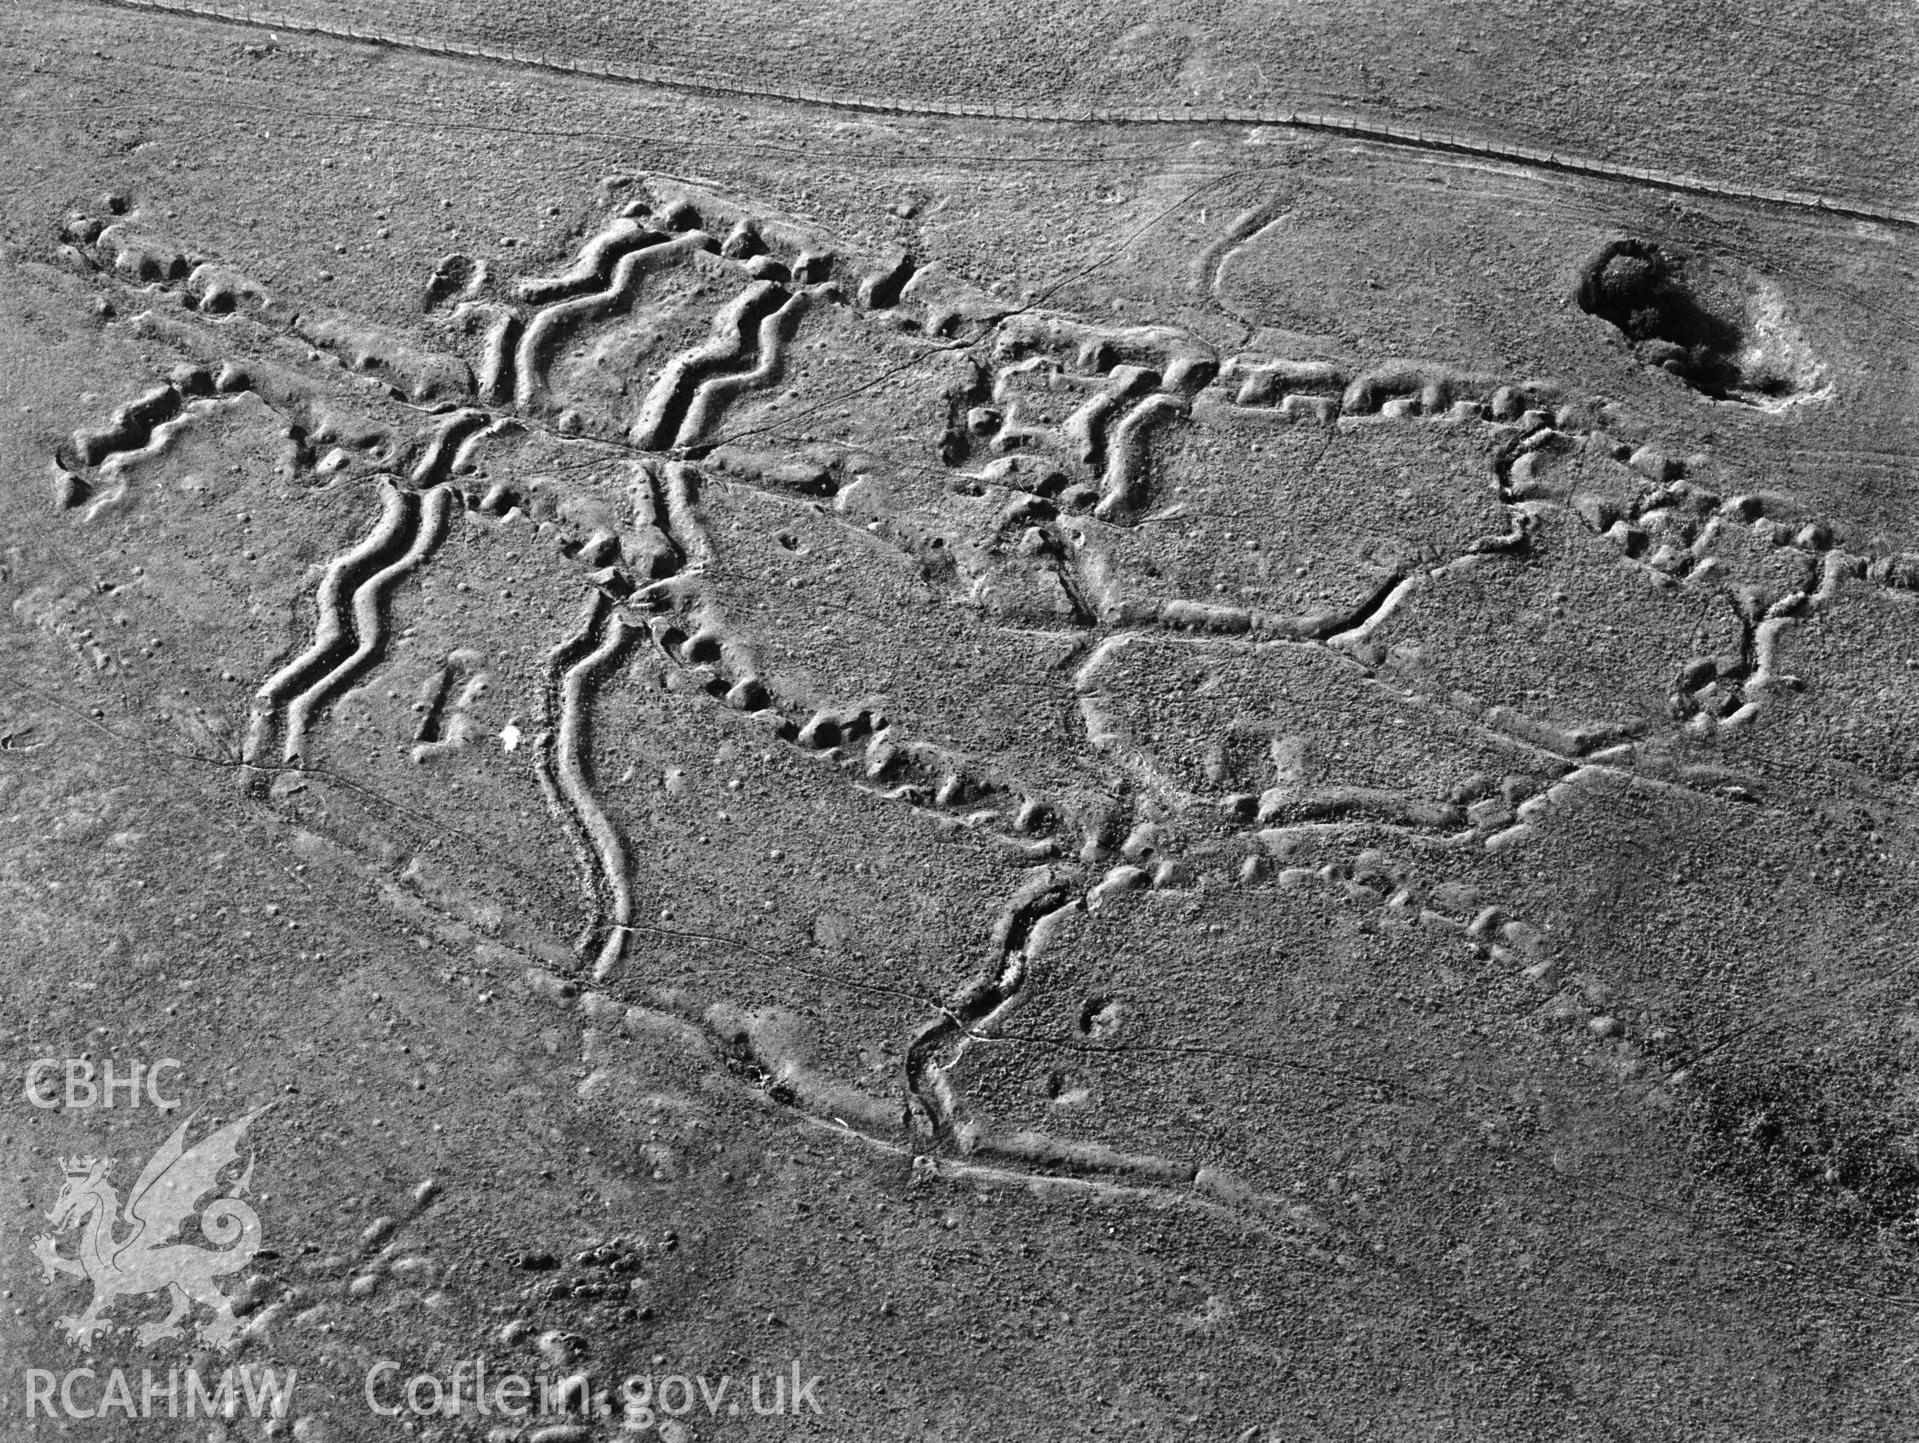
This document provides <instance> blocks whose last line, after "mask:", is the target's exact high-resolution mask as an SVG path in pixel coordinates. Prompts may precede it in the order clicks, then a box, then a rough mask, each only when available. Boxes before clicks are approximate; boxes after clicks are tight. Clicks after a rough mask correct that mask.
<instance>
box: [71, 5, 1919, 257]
mask: <svg viewBox="0 0 1919 1443" xmlns="http://www.w3.org/2000/svg"><path fill="white" fill-rule="evenodd" d="M92 3H97V4H101V5H106V6H110V7H112V8H115V9H121V10H134V11H140V12H143V13H148V14H161V15H182V16H188V17H191V18H194V19H199V20H210V21H217V22H221V23H224V24H230V25H242V26H247V27H249V28H252V29H258V30H275V31H285V32H287V33H289V34H296V35H316V36H322V37H325V38H327V39H332V40H348V41H355V42H358V43H361V44H367V45H380V46H386V47H388V48H391V49H395V50H407V51H413V52H415V53H418V54H422V55H437V56H446V57H450V58H454V59H460V60H479V61H485V62H488V63H490V64H495V65H507V66H514V67H518V68H522V69H533V70H545V71H550V72H553V73H556V74H561V75H578V76H584V77H587V78H589V79H593V80H603V81H612V82H618V83H624V84H633V85H646V86H652V87H655V88H659V89H666V90H682V91H687V92H690V93H693V94H697V95H713V96H724V97H726V98H729V99H735V100H770V101H779V102H785V103H788V104H794V105H806V106H813V107H817V108H820V109H827V110H838V111H850V112H856V113H863V114H869V115H901V116H924V117H928V118H934V119H951V120H989V121H1013V122H1025V123H1031V124H1040V125H1159V126H1195V125H1205V126H1216V125H1236V126H1273V127H1279V128H1285V129H1289V130H1299V131H1307V132H1313V133H1320V134H1328V135H1345V136H1351V137H1352V138H1354V139H1356V140H1366V141H1372V142H1374V143H1377V144H1380V145H1390V146H1397V147H1400V148H1402V149H1406V150H1418V151H1427V152H1432V153H1439V154H1447V155H1461V156H1469V157H1473V158H1476V159H1481V160H1491V161H1498V162H1502V163H1504V164H1508V165H1517V166H1524V167H1528V168H1531V169H1536V170H1548V171H1556V172H1558V173H1560V174H1564V175H1580V176H1589V177H1593V178H1595V179H1600V180H1612V181H1623V182H1625V183H1627V184H1631V185H1638V186H1644V187H1648V188H1651V189H1656V190H1666V191H1673V192H1677V193H1679V194H1684V195H1701V196H1712V197H1716V198H1720V199H1725V200H1737V201H1746V202H1752V203H1757V204H1761V205H1772V206H1783V207H1787V208H1789V209H1793V210H1804V211H1817V212H1819V213H1821V214H1824V215H1831V216H1837V217H1840V218H1842V219H1847V220H1862V221H1871V222H1875V223H1877V224H1881V225H1890V226H1898V227H1901V228H1904V229H1919V215H1915V214H1913V213H1912V212H1908V211H1901V210H1895V209H1893V208H1891V207H1888V206H1880V205H1874V204H1872V203H1870V202H1867V201H1860V200H1851V199H1845V198H1840V197H1833V196H1826V195H1820V194H1817V193H1815V192H1811V191H1802V190H1784V189H1774V188H1770V187H1763V186H1739V185H1728V184H1724V183H1722V182H1719V181H1715V180H1709V179H1707V178H1705V177H1702V176H1696V175H1688V174H1685V173H1683V172H1676V171H1663V170H1656V169H1653V168H1651V167H1648V166H1637V165H1621V164H1617V163H1615V162H1613V161H1607V160H1598V159H1595V158H1593V157H1591V156H1582V155H1577V154H1574V153H1571V152H1568V151H1559V150H1543V149H1540V148H1538V147H1536V146H1527V145H1509V144H1504V143H1496V142H1493V141H1488V140H1482V139H1479V138H1477V137H1474V136H1470V135H1465V134H1461V133H1458V132H1449V131H1434V130H1423V129H1420V128H1417V127H1414V126H1406V125H1396V124H1387V123H1386V122H1385V121H1382V120H1378V119H1374V118H1372V117H1368V116H1361V115H1349V114H1337V113H1326V112H1317V111H1305V110H1296V109H1291V108H1288V107H1283V106H1189V105H1182V106H1174V107H1170V108H1167V107H1156V106H1102V105H1093V106H1066V105H1004V104H996V103H972V104H968V103H962V102H948V101H938V100H927V99H923V98H918V97H908V96H886V95H856V94H847V93H845V92H843V91H833V90H818V89H814V88H813V87H810V86H803V85H800V86H779V85H751V84H747V83H745V82H742V81H739V80H733V79H729V78H727V77H725V76H717V75H707V74H701V73H698V72H689V71H685V70H676V69H671V68H668V67H664V66H656V65H637V64H629V63H625V62H622V61H600V60H576V59H570V58H566V57H563V56H562V57H554V56H552V55H546V54H529V53H526V52H523V51H515V50H501V49H496V48H494V47H491V46H486V45H472V44H467V43H465V42H463V41H459V40H451V39H447V38H444V37H431V36H422V35H404V34H400V33H397V32H389V31H384V30H366V29H356V28H355V27H354V26H352V25H347V24H328V23H326V22H324V21H318V20H308V19H298V18H295V17H293V16H290V15H284V14H279V13H276V12H274V11H271V10H262V9H257V8H254V7H252V6H218V5H205V4H197V3H192V0H92Z"/></svg>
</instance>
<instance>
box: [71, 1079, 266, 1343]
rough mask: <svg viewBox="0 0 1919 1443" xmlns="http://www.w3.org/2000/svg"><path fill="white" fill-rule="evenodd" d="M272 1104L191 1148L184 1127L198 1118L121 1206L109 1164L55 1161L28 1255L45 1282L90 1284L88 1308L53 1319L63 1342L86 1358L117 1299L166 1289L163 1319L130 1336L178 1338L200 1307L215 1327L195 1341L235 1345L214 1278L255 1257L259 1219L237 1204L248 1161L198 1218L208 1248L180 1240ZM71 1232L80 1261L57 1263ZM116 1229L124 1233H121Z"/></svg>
mask: <svg viewBox="0 0 1919 1443" xmlns="http://www.w3.org/2000/svg"><path fill="white" fill-rule="evenodd" d="M272 1105H273V1104H272V1103H268V1104H267V1105H266V1107H259V1108H255V1109H254V1110H253V1111H252V1112H249V1113H247V1114H246V1115H245V1116H244V1117H240V1118H237V1119H235V1120H234V1121H232V1122H230V1123H227V1124H226V1125H225V1126H224V1127H220V1128H217V1129H215V1130H214V1131H213V1132H210V1133H208V1134H207V1135H206V1136H205V1137H203V1138H201V1139H200V1140H199V1141H198V1142H197V1143H195V1144H194V1145H193V1146H192V1147H188V1146H187V1145H186V1136H187V1129H188V1128H189V1127H191V1126H192V1125H193V1123H194V1121H195V1120H196V1119H197V1118H198V1117H199V1115H200V1114H199V1113H198V1112H195V1113H194V1114H193V1115H192V1116H191V1117H188V1118H187V1119H186V1120H185V1121H184V1122H182V1123H181V1124H180V1125H179V1126H178V1127H177V1128H175V1129H174V1131H173V1135H172V1136H171V1137H169V1138H168V1139H167V1140H166V1142H165V1143H164V1144H162V1145H161V1147H160V1150H159V1151H158V1152H156V1153H154V1155H153V1157H152V1158H151V1159H150V1160H149V1161H148V1163H147V1165H146V1167H145V1168H144V1169H142V1170H141V1173H140V1177H139V1179H138V1181H136V1182H135V1183H134V1185H133V1193H132V1195H131V1196H130V1197H129V1198H128V1199H127V1202H126V1206H125V1208H124V1209H123V1208H122V1207H121V1205H120V1194H119V1192H118V1191H117V1190H116V1189H115V1188H114V1186H113V1185H112V1184H111V1183H110V1182H108V1181H107V1175H108V1174H109V1173H110V1172H112V1171H113V1164H114V1159H113V1158H110V1157H108V1158H97V1157H72V1158H65V1159H63V1160H62V1167H63V1169H64V1170H65V1172H66V1184H65V1186H63V1187H62V1188H61V1189H60V1195H59V1197H57V1198H56V1199H55V1200H54V1204H53V1210H52V1211H51V1212H49V1213H48V1214H47V1220H48V1221H49V1222H51V1223H52V1224H53V1230H52V1231H51V1232H47V1233H43V1234H42V1235H41V1236H40V1237H39V1238H38V1239H36V1240H35V1242H34V1247H33V1251H34V1256H35V1257H37V1258H38V1259H39V1260H40V1266H41V1267H42V1268H43V1269H45V1271H46V1277H47V1281H49V1282H52V1281H54V1280H55V1279H56V1278H57V1277H58V1276H59V1275H60V1274H62V1273H65V1274H68V1275H69V1276H72V1277H84V1278H87V1279H89V1280H91V1282H92V1283H93V1301H92V1303H90V1304H89V1305H88V1307H87V1310H86V1311H85V1312H84V1313H79V1314H69V1315H67V1316H66V1317H63V1318H61V1319H60V1325H61V1327H63V1328H64V1329H65V1330H66V1334H67V1337H68V1339H69V1340H70V1341H72V1342H74V1343H77V1344H79V1345H80V1347H82V1348H84V1349H87V1350H89V1351H91V1349H92V1347H93V1340H94V1338H95V1336H96V1335H98V1334H100V1333H103V1332H105V1331H107V1330H108V1329H109V1328H110V1327H112V1326H113V1325H112V1324H110V1323H108V1322H106V1321H105V1315H106V1313H107V1311H108V1310H109V1309H110V1308H112V1307H113V1305H114V1304H115V1303H116V1302H117V1301H118V1300H120V1299H121V1298H124V1297H137V1296H140V1295H142V1294H146V1293H157V1292H161V1291H165V1292H167V1293H168V1294H169V1295H170V1300H171V1304H172V1306H171V1309H170V1310H169V1312H168V1313H167V1315H166V1317H165V1318H163V1319H160V1320H159V1321H157V1322H150V1323H144V1324H142V1325H140V1326H139V1327H138V1328H136V1329H134V1330H133V1331H134V1337H135V1338H136V1340H137V1341H138V1342H139V1343H140V1344H142V1345H143V1346H144V1345H146V1344H150V1343H155V1342H158V1341H159V1340H160V1339H162V1338H178V1337H181V1336H183V1335H184V1331H185V1330H184V1329H183V1328H182V1327H181V1322H182V1320H183V1319H186V1318H187V1317H188V1315H189V1314H190V1313H191V1312H192V1310H193V1309H194V1307H195V1306H196V1305H197V1306H202V1307H207V1308H211V1309H212V1310H213V1318H212V1321H210V1322H207V1323H203V1324H201V1325H200V1328H199V1332H200V1339H201V1341H202V1342H204V1343H207V1344H210V1345H212V1346H215V1347H220V1348H227V1347H231V1346H232V1344H233V1341H234V1338H235V1337H236V1335H237V1334H238V1333H239V1331H240V1320H239V1319H238V1318H236V1317H235V1316H234V1313H233V1305H232V1303H231V1302H229V1301H228V1299H227V1296H226V1294H225V1293H223V1292H222V1291H221V1290H220V1288H219V1286H218V1284H217V1283H216V1282H215V1281H214V1280H215V1279H216V1278H222V1277H226V1276H228V1275H229V1274H232V1273H237V1272H238V1271H240V1269H242V1268H244V1267H245V1266H246V1265H247V1264H248V1263H249V1262H251V1261H252V1260H253V1256H254V1254H255V1253H257V1252H259V1250H260V1236H261V1235H260V1217H259V1214H258V1213H256V1212H254V1210H253V1209H252V1208H251V1207H250V1206H248V1205H247V1204H246V1203H245V1202H244V1201H242V1199H243V1198H244V1197H245V1195H246V1192H247V1187H248V1184H249V1183H250V1182H251V1180H252V1177H253V1162H254V1159H253V1157H252V1156H251V1155H249V1157H248V1159H247V1164H246V1167H245V1169H244V1171H242V1172H241V1173H240V1174H239V1175H238V1176H237V1177H233V1178H231V1180H230V1181H229V1182H228V1183H227V1184H226V1185H225V1188H224V1191H222V1192H221V1193H220V1195H219V1196H218V1197H216V1198H214V1199H213V1200H212V1201H211V1202H209V1203H208V1204H207V1205H206V1207H205V1208H204V1209H201V1210H200V1211H199V1214H198V1218H199V1225H200V1232H201V1234H202V1235H203V1236H204V1237H205V1238H206V1240H207V1241H208V1242H210V1243H211V1244H213V1246H212V1247H198V1246H195V1245H194V1244H193V1243H190V1242H183V1241H180V1240H179V1236H178V1235H179V1233H180V1230H181V1228H182V1227H183V1226H184V1225H185V1224H186V1222H187V1220H188V1219H189V1218H191V1217H193V1216H194V1214H195V1210H196V1208H198V1206H199V1202H200V1199H201V1198H203V1197H205V1196H206V1195H207V1194H208V1193H209V1192H212V1191H213V1190H214V1189H215V1188H218V1187H220V1186H221V1177H222V1175H223V1174H225V1173H227V1171H228V1169H229V1168H231V1167H232V1166H234V1165H235V1164H236V1163H237V1162H238V1161H239V1152H240V1139H241V1138H242V1137H243V1136H244V1135H245V1133H246V1130H247V1129H248V1128H249V1127H250V1126H252V1124H253V1122H254V1119H256V1118H257V1117H259V1116H260V1114H261V1113H263V1112H265V1111H266V1110H267V1107H271V1106H272ZM76 1227H77V1228H80V1229H81V1236H80V1248H79V1255H78V1257H76V1258H69V1257H63V1256H62V1255H61V1253H60V1250H59V1244H58V1241H57V1239H58V1238H59V1236H60V1234H62V1233H64V1232H66V1231H67V1230H69V1229H71V1228H76ZM122 1228H125V1229H130V1231H127V1232H126V1233H125V1234H124V1235H119V1234H120V1230H121V1229H122Z"/></svg>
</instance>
